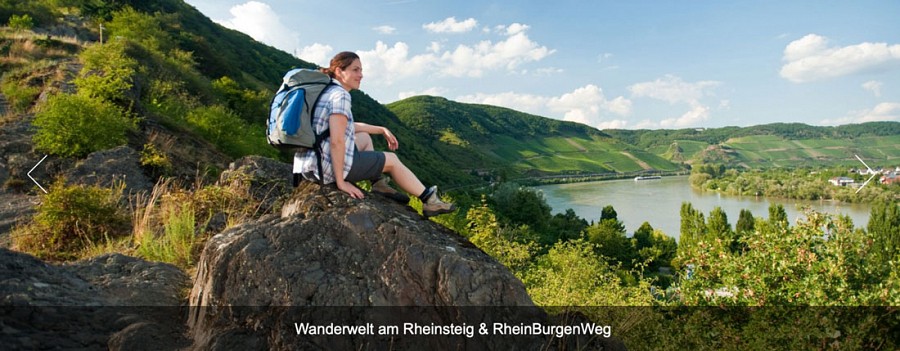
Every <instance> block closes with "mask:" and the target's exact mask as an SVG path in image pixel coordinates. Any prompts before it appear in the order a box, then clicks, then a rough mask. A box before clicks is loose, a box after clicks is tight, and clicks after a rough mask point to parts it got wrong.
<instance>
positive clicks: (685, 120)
mask: <svg viewBox="0 0 900 351" xmlns="http://www.w3.org/2000/svg"><path fill="white" fill-rule="evenodd" d="M720 84H721V83H720V82H717V81H710V80H707V81H699V82H695V83H688V82H685V81H683V80H682V79H681V78H679V77H676V76H673V75H666V76H665V77H663V78H660V79H657V80H655V81H653V82H644V83H637V84H634V85H632V86H630V87H628V90H629V91H631V94H632V96H634V97H648V98H652V99H656V100H662V101H665V102H668V103H670V104H687V105H688V106H689V107H690V110H689V111H687V112H685V113H684V114H682V115H681V116H679V117H673V118H667V119H664V120H662V121H660V126H662V127H665V128H671V127H688V126H692V125H697V124H699V123H700V122H703V121H706V120H708V119H709V112H710V108H709V106H705V105H704V104H703V103H701V102H700V100H701V99H702V98H703V97H705V96H709V95H711V93H710V92H709V90H710V89H712V88H715V87H717V86H719V85H720ZM728 104H729V103H728V102H727V101H726V100H723V101H720V102H719V106H723V105H724V106H728Z"/></svg>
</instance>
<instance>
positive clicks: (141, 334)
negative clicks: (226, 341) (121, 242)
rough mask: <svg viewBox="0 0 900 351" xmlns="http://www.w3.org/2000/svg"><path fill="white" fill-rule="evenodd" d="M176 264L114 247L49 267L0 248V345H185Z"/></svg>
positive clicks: (184, 281) (181, 279)
mask: <svg viewBox="0 0 900 351" xmlns="http://www.w3.org/2000/svg"><path fill="white" fill-rule="evenodd" d="M189 284H190V279H189V278H188V277H187V276H186V275H185V274H184V273H183V272H181V270H179V269H178V268H176V267H175V266H172V265H169V264H163V263H150V262H146V261H143V260H140V259H137V258H133V257H128V256H124V255H121V254H111V255H102V256H98V257H95V258H93V259H90V260H86V261H79V262H76V263H73V264H69V265H63V266H56V265H50V264H47V263H44V262H43V261H41V260H39V259H37V258H34V257H32V256H29V255H26V254H22V253H17V252H13V251H10V250H7V249H3V248H0V345H3V348H4V349H11V350H44V349H68V350H76V349H77V350H150V349H155V350H163V349H176V348H182V347H187V346H188V345H190V342H189V341H188V339H186V338H185V337H184V336H183V330H184V327H183V323H184V316H185V315H186V313H185V308H184V306H183V305H184V298H183V294H184V292H185V291H186V290H187V288H188V287H189V286H190V285H189Z"/></svg>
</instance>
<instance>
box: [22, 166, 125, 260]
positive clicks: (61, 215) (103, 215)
mask: <svg viewBox="0 0 900 351" xmlns="http://www.w3.org/2000/svg"><path fill="white" fill-rule="evenodd" d="M122 189H123V188H122V187H115V188H113V189H110V188H101V187H97V186H84V185H70V186H67V185H65V184H64V180H58V181H57V182H56V183H54V185H53V186H51V187H50V191H49V192H48V193H47V194H45V195H43V196H42V197H41V204H40V205H38V207H37V213H36V214H35V215H34V219H33V221H32V222H31V223H29V224H27V225H25V226H20V227H18V228H16V229H15V231H14V232H13V234H12V240H13V246H14V247H15V248H16V249H18V250H21V251H25V252H28V253H31V254H33V255H35V256H37V257H40V258H44V259H57V260H66V259H73V258H77V257H78V256H79V253H80V252H82V251H83V250H85V249H87V248H89V247H91V246H94V245H96V243H99V242H102V241H105V240H108V239H109V238H115V237H120V236H124V235H127V234H128V233H129V228H128V225H129V221H128V216H127V214H126V213H125V212H124V211H123V210H122V209H120V208H119V206H118V204H119V199H120V198H121V195H122Z"/></svg>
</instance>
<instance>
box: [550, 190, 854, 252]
mask: <svg viewBox="0 0 900 351" xmlns="http://www.w3.org/2000/svg"><path fill="white" fill-rule="evenodd" d="M536 189H538V190H541V191H542V192H543V193H544V198H545V199H546V200H547V204H548V205H550V207H552V208H553V213H561V212H565V211H566V209H569V208H571V209H573V210H575V213H576V214H577V215H578V216H579V217H581V218H584V219H586V220H587V221H588V222H591V221H594V222H597V221H599V220H600V213H601V211H602V210H603V207H605V206H607V205H612V206H613V208H615V209H616V214H617V215H618V218H619V220H620V221H622V222H623V223H624V224H625V230H626V231H627V232H628V233H629V234H628V235H629V236H630V235H631V233H633V232H634V231H635V230H637V229H638V228H639V227H640V226H641V224H643V223H644V222H645V221H646V222H649V223H650V225H651V226H653V228H656V229H660V230H662V231H663V232H664V233H666V235H668V236H671V237H675V238H676V239H678V237H679V228H680V227H681V213H680V212H681V203H682V202H685V201H686V202H690V203H691V204H692V205H693V206H694V208H695V209H697V210H699V211H701V212H703V216H704V218H709V212H710V211H712V210H713V208H715V207H716V206H718V207H721V208H722V209H723V210H724V211H725V214H727V215H728V223H730V224H731V226H732V228H734V225H735V224H736V223H737V220H738V216H739V215H740V212H741V209H747V210H750V212H752V213H753V217H756V218H759V217H763V218H767V217H768V216H769V204H772V203H775V204H781V205H782V206H784V209H785V212H787V215H788V219H789V220H790V223H791V224H794V223H796V221H797V219H798V218H802V217H804V215H803V212H802V210H801V209H800V206H808V207H810V208H812V209H814V210H816V211H819V212H824V213H831V214H845V215H848V216H850V218H851V219H852V220H853V225H854V227H856V228H865V227H866V225H868V223H869V212H870V211H871V205H869V204H847V203H839V202H833V201H801V200H789V199H776V198H762V197H749V196H727V195H720V194H717V193H714V192H701V191H698V190H695V189H693V188H691V185H690V183H689V182H688V177H687V176H679V177H663V178H662V179H658V180H642V181H634V180H632V179H622V180H609V181H599V182H586V183H573V184H558V185H543V186H539V187H536Z"/></svg>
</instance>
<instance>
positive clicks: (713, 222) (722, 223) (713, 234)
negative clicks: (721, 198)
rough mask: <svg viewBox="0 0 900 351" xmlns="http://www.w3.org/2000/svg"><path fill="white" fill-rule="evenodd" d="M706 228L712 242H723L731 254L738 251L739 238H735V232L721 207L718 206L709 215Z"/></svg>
mask: <svg viewBox="0 0 900 351" xmlns="http://www.w3.org/2000/svg"><path fill="white" fill-rule="evenodd" d="M706 228H707V230H708V233H707V235H708V236H709V239H710V240H721V241H722V243H723V244H724V245H725V246H726V247H728V248H729V250H731V252H736V251H738V240H737V236H735V234H734V231H733V230H731V224H730V223H728V215H727V214H726V213H725V211H724V210H722V208H721V207H719V206H716V208H714V209H713V210H712V211H711V212H710V213H709V219H708V220H707V223H706Z"/></svg>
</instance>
